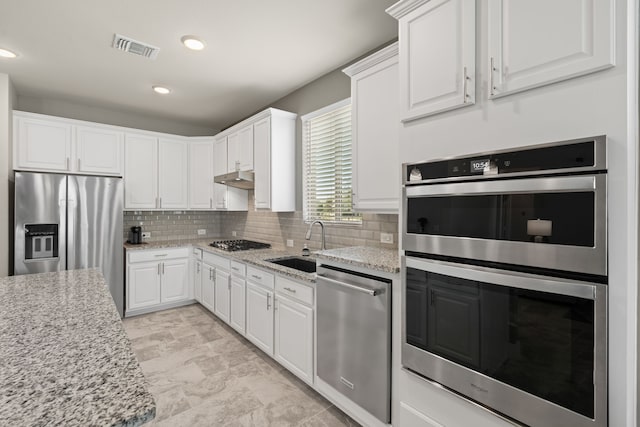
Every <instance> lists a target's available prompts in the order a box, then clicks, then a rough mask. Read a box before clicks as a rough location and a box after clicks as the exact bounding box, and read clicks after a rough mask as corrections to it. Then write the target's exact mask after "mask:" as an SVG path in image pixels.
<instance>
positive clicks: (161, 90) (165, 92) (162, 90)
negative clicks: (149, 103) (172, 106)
mask: <svg viewBox="0 0 640 427" xmlns="http://www.w3.org/2000/svg"><path fill="white" fill-rule="evenodd" d="M153 90H154V91H155V92H156V93H159V94H160V95H168V94H170V93H171V89H169V88H166V87H164V86H153Z"/></svg>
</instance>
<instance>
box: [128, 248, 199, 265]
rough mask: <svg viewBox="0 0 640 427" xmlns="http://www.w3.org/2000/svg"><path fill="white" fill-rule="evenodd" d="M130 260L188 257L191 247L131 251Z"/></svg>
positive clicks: (160, 259) (143, 260) (161, 259)
mask: <svg viewBox="0 0 640 427" xmlns="http://www.w3.org/2000/svg"><path fill="white" fill-rule="evenodd" d="M128 256H129V262H130V263H133V262H145V261H163V260H165V259H174V258H188V257H189V248H171V249H150V250H133V251H129V255H128Z"/></svg>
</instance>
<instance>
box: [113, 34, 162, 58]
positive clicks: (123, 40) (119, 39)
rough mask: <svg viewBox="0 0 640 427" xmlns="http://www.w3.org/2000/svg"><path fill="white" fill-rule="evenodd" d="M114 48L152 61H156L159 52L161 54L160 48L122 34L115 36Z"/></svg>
mask: <svg viewBox="0 0 640 427" xmlns="http://www.w3.org/2000/svg"><path fill="white" fill-rule="evenodd" d="M113 47H114V48H116V49H119V50H124V51H125V52H129V53H133V54H135V55H140V56H144V57H145V58H150V59H156V57H157V56H158V52H160V48H159V47H155V46H151V45H150V44H145V43H142V42H139V41H137V40H134V39H132V38H129V37H125V36H121V35H120V34H114V36H113Z"/></svg>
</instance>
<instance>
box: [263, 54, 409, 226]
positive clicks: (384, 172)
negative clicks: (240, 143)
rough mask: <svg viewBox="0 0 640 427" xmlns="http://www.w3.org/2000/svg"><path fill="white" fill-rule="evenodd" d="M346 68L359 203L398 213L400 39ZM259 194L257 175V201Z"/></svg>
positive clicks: (355, 196)
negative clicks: (348, 77) (349, 81)
mask: <svg viewBox="0 0 640 427" xmlns="http://www.w3.org/2000/svg"><path fill="white" fill-rule="evenodd" d="M343 71H344V72H345V73H346V74H348V75H349V76H350V77H351V123H352V127H351V141H352V142H351V147H352V161H353V175H352V180H353V181H352V185H353V203H354V209H355V210H356V211H360V212H378V213H397V212H398V210H399V207H400V187H401V184H400V176H401V171H400V160H399V158H400V154H399V153H400V146H399V142H400V141H399V139H400V126H399V125H400V118H399V117H400V106H399V104H400V87H399V81H398V44H397V43H394V44H392V45H390V46H388V47H386V48H384V49H382V50H380V51H379V52H376V53H375V54H373V55H371V56H369V57H367V58H365V59H363V60H362V61H359V62H357V63H356V64H353V65H351V66H350V67H348V68H346V69H345V70H343ZM256 126H257V124H256ZM257 152H258V145H257V144H256V153H257ZM256 157H257V155H256ZM256 174H257V167H256ZM257 195H258V178H257V176H256V207H257V206H258V196H257Z"/></svg>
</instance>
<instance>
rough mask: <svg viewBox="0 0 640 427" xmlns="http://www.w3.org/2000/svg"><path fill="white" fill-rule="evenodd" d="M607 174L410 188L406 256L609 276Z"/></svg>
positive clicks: (406, 209) (405, 225)
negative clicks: (430, 256)
mask: <svg viewBox="0 0 640 427" xmlns="http://www.w3.org/2000/svg"><path fill="white" fill-rule="evenodd" d="M606 179H607V178H606V175H605V174H598V175H579V176H556V177H544V178H525V179H504V180H499V179H492V180H486V181H478V182H460V183H447V184H433V185H415V186H405V188H404V190H403V191H404V198H403V215H404V221H403V249H404V250H405V251H414V252H420V253H429V254H436V255H444V256H451V257H460V258H468V259H476V260H483V261H492V262H501V263H506V264H516V265H524V266H530V267H538V268H544V269H552V270H563V271H572V272H578V273H584V274H594V275H600V276H604V275H606V274H607V242H606V235H607V234H606V232H607V218H606V205H607V195H606V194H607V193H606V187H607V181H606Z"/></svg>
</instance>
